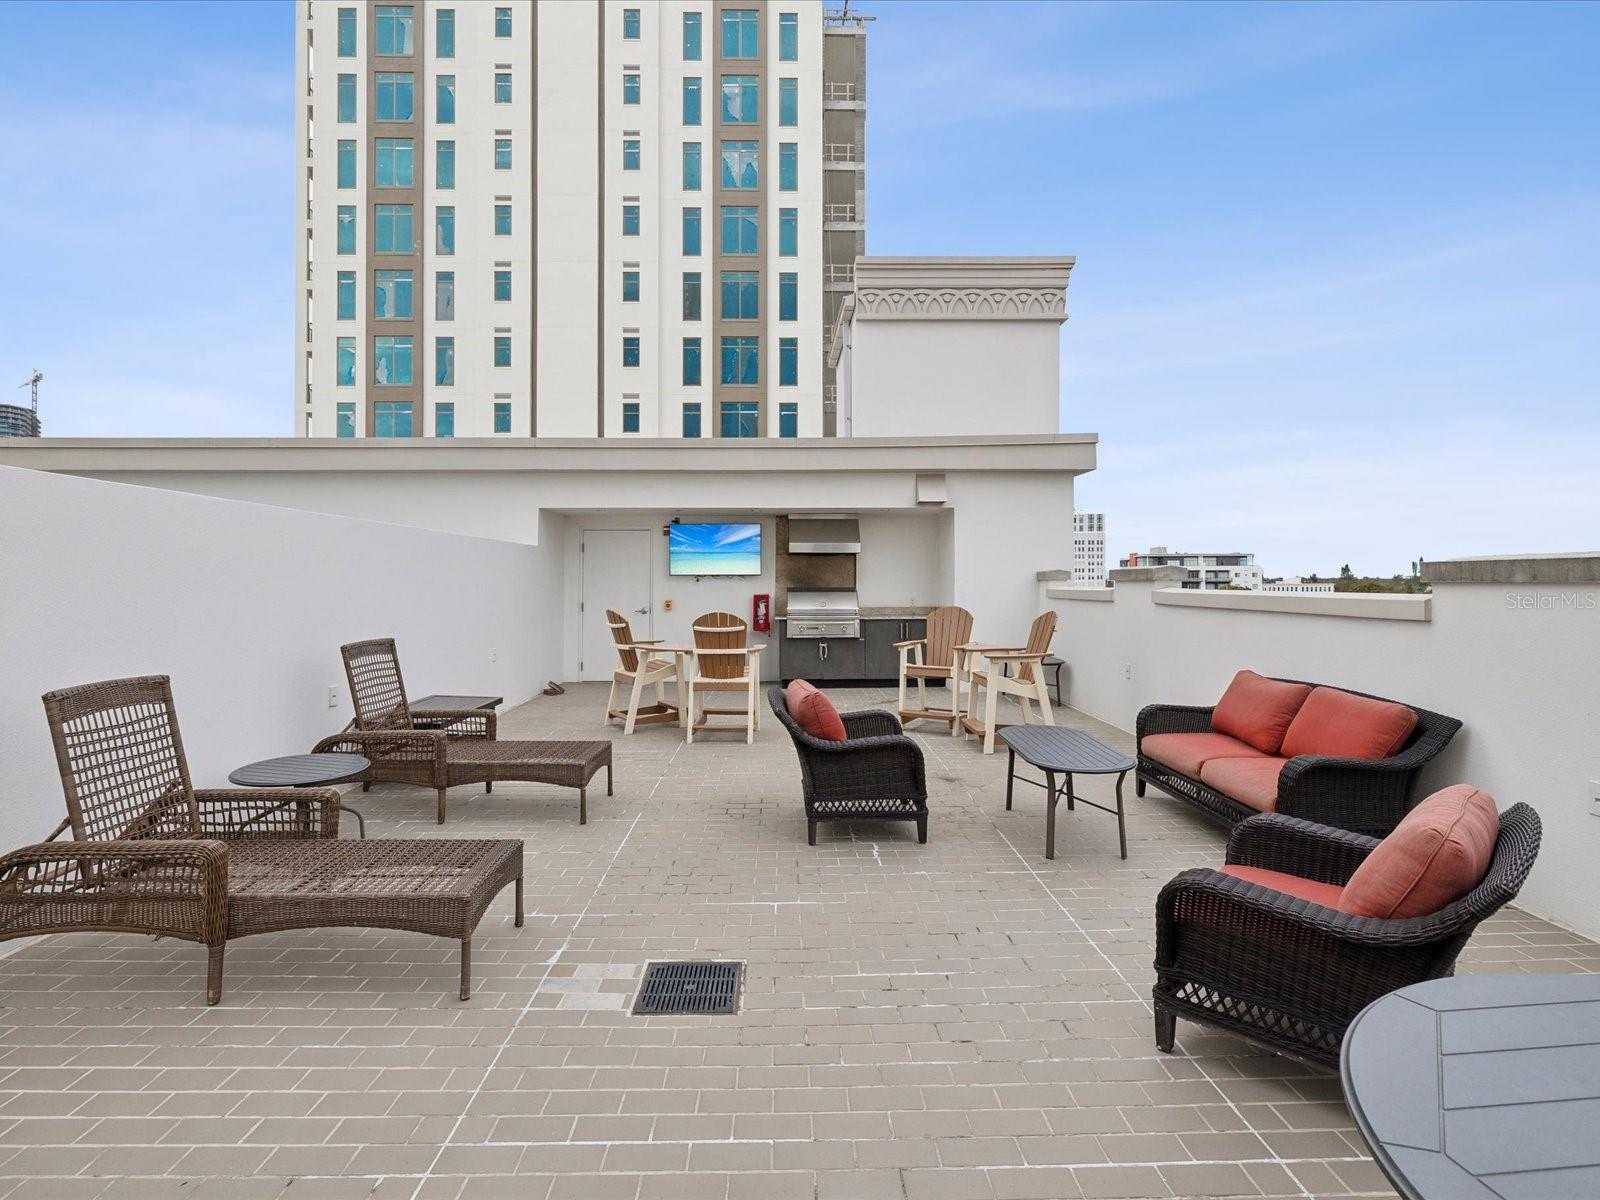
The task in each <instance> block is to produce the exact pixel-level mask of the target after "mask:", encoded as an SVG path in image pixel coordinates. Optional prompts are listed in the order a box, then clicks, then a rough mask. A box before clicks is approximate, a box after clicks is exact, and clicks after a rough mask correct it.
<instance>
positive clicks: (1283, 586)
mask: <svg viewBox="0 0 1600 1200" xmlns="http://www.w3.org/2000/svg"><path fill="white" fill-rule="evenodd" d="M1261 590H1262V591H1263V592H1278V593H1280V594H1283V595H1291V596H1326V595H1331V594H1332V593H1333V584H1331V583H1321V582H1317V583H1312V582H1310V581H1308V580H1305V579H1302V578H1301V577H1300V576H1298V575H1285V576H1284V577H1283V578H1282V579H1272V580H1268V581H1266V582H1265V583H1263V584H1262V585H1261Z"/></svg>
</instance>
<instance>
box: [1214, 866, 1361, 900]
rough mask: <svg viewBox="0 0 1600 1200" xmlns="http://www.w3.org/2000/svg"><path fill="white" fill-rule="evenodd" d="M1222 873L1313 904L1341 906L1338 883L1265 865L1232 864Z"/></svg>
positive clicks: (1223, 869)
mask: <svg viewBox="0 0 1600 1200" xmlns="http://www.w3.org/2000/svg"><path fill="white" fill-rule="evenodd" d="M1222 873H1223V874H1224V875H1232V876H1233V877H1234V878H1235V879H1243V880H1246V881H1248V882H1250V883H1259V884H1260V885H1261V886H1262V887H1269V888H1271V889H1272V890H1273V891H1275V892H1284V893H1286V894H1288V895H1290V896H1298V897H1300V899H1302V900H1309V901H1311V903H1313V904H1321V905H1325V906H1326V907H1328V908H1338V907H1339V893H1340V892H1341V891H1343V889H1342V888H1340V886H1339V885H1338V884H1336V883H1318V882H1317V881H1316V880H1315V879H1301V878H1300V876H1298V875H1287V874H1285V873H1284V872H1282V871H1268V870H1267V869H1265V868H1264V867H1239V866H1232V865H1230V866H1226V867H1223V868H1222Z"/></svg>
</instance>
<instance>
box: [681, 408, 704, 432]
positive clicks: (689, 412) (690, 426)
mask: <svg viewBox="0 0 1600 1200" xmlns="http://www.w3.org/2000/svg"><path fill="white" fill-rule="evenodd" d="M683 436H684V437H686V438H697V437H699V436H700V402H699V401H698V400H691V401H688V402H687V403H685V404H684V406H683Z"/></svg>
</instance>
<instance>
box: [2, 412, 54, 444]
mask: <svg viewBox="0 0 1600 1200" xmlns="http://www.w3.org/2000/svg"><path fill="white" fill-rule="evenodd" d="M43 432H44V431H43V429H42V428H41V427H40V424H39V414H38V413H37V412H35V411H34V410H33V409H31V408H23V407H22V405H20V404H0V437H19V438H21V437H25V438H35V437H39V436H40V435H41V434H42V433H43Z"/></svg>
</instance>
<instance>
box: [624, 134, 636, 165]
mask: <svg viewBox="0 0 1600 1200" xmlns="http://www.w3.org/2000/svg"><path fill="white" fill-rule="evenodd" d="M622 169H623V170H624V171H637V170H638V169H639V139H638V138H636V137H633V138H623V139H622Z"/></svg>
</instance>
